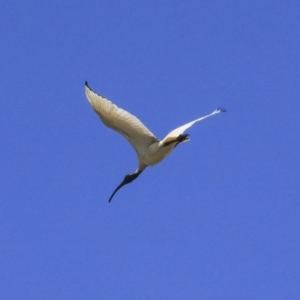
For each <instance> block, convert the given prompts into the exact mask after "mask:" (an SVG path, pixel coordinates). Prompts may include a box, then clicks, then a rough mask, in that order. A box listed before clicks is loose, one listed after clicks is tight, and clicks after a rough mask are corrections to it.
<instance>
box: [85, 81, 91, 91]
mask: <svg viewBox="0 0 300 300" xmlns="http://www.w3.org/2000/svg"><path fill="white" fill-rule="evenodd" d="M85 86H87V87H88V88H89V89H90V86H89V84H88V82H87V81H85Z"/></svg>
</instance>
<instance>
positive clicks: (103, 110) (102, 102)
mask: <svg viewBox="0 0 300 300" xmlns="http://www.w3.org/2000/svg"><path fill="white" fill-rule="evenodd" d="M85 94H86V97H87V99H88V101H89V102H90V104H91V106H92V107H93V109H94V110H95V112H96V113H97V115H98V116H99V117H100V119H101V120H102V122H103V123H104V124H105V125H106V126H107V127H109V128H111V129H114V130H116V131H117V132H119V133H120V134H122V135H123V136H124V137H125V138H126V139H127V140H128V141H129V143H130V144H131V145H132V146H133V147H134V148H135V150H136V151H137V153H139V151H140V150H141V149H142V148H143V147H147V146H149V145H150V144H152V143H153V142H155V141H158V139H157V138H156V137H155V136H154V134H153V133H152V132H151V131H150V130H149V129H148V128H147V127H146V126H145V125H144V124H143V123H142V122H141V121H140V120H139V119H138V118H137V117H135V116H133V115H132V114H130V113H129V112H127V111H126V110H124V109H121V108H119V107H118V106H117V105H115V104H113V103H112V102H111V101H109V100H108V99H106V98H104V97H102V96H100V95H98V94H97V93H95V92H94V91H93V90H92V89H91V88H90V87H89V85H88V83H87V82H86V83H85Z"/></svg>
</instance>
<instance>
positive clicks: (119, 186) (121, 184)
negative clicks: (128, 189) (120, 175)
mask: <svg viewBox="0 0 300 300" xmlns="http://www.w3.org/2000/svg"><path fill="white" fill-rule="evenodd" d="M125 184H127V183H126V182H124V180H123V181H122V182H121V183H120V184H119V185H118V187H117V188H116V189H115V190H114V192H113V193H112V195H111V196H110V198H109V200H108V202H110V201H111V200H112V198H113V196H114V195H115V193H116V192H117V191H118V190H119V189H120V188H121V187H122V186H123V185H125Z"/></svg>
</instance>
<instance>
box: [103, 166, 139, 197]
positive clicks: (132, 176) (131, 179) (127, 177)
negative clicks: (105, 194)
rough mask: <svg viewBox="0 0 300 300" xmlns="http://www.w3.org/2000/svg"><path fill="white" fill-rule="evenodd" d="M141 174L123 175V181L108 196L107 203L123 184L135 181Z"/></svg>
mask: <svg viewBox="0 0 300 300" xmlns="http://www.w3.org/2000/svg"><path fill="white" fill-rule="evenodd" d="M141 173H142V171H140V172H137V173H133V174H127V175H125V177H124V179H123V181H122V182H121V183H120V184H119V185H118V186H117V188H116V189H115V190H114V192H113V193H112V195H111V196H110V198H109V200H108V202H110V201H111V200H112V198H113V196H114V195H115V193H116V192H117V191H118V190H119V189H120V188H121V187H122V186H124V185H125V184H128V183H130V182H132V181H133V180H135V179H136V178H138V176H139V175H140V174H141Z"/></svg>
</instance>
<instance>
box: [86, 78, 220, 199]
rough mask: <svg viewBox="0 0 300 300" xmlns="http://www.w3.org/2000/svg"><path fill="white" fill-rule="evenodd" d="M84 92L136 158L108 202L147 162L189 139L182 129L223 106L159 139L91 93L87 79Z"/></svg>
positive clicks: (153, 161) (135, 118)
mask: <svg viewBox="0 0 300 300" xmlns="http://www.w3.org/2000/svg"><path fill="white" fill-rule="evenodd" d="M85 94H86V97H87V99H88V101H89V102H90V104H91V106H92V107H93V109H94V110H95V112H96V113H97V115H98V116H99V117H100V119H101V120H102V122H103V123H104V124H105V125H106V126H107V127H109V128H111V129H114V130H115V131H117V132H119V133H120V134H121V135H122V136H123V137H124V138H125V139H126V140H127V141H128V142H129V143H130V144H131V145H132V147H133V148H134V149H135V151H136V154H137V157H138V161H139V165H138V168H137V169H136V171H135V172H134V173H132V174H127V175H126V176H125V177H124V179H123V181H122V182H121V183H120V184H119V185H118V186H117V188H116V189H115V190H114V192H113V193H112V195H111V196H110V198H109V200H108V202H110V201H111V200H112V198H113V196H114V195H115V193H116V192H117V191H118V190H119V189H120V188H121V187H122V186H124V185H125V184H128V183H130V182H132V181H133V180H135V179H136V178H137V177H138V176H139V175H140V174H141V173H142V172H143V171H144V170H145V169H146V168H147V167H148V166H154V165H156V164H158V163H159V162H161V161H162V160H163V159H164V158H165V157H167V156H168V155H169V154H170V153H171V152H172V150H173V149H174V148H175V147H176V146H177V145H178V144H180V143H183V142H187V141H189V137H188V136H189V135H188V134H186V133H184V132H185V131H186V130H187V129H188V128H190V127H191V126H193V125H194V124H195V123H197V122H199V121H202V120H204V119H206V118H209V117H211V116H214V115H216V114H219V113H222V112H226V109H224V108H221V107H219V108H218V109H216V110H214V111H213V112H212V113H211V114H209V115H206V116H204V117H201V118H199V119H196V120H194V121H191V122H189V123H187V124H185V125H182V126H180V127H178V128H176V129H174V130H172V131H171V132H170V133H169V134H168V135H167V136H166V137H165V138H164V139H163V140H162V141H160V140H159V139H158V138H156V137H155V135H154V134H153V133H152V132H151V131H150V130H149V129H148V128H147V127H146V126H145V125H144V124H143V123H142V122H141V121H140V120H139V119H138V118H137V117H135V116H134V115H132V114H130V113H129V112H127V111H126V110H124V109H122V108H119V107H118V106H117V105H115V104H113V103H112V102H111V101H109V100H108V99H106V98H104V97H102V96H100V95H98V94H97V93H95V92H94V91H93V90H92V89H91V88H90V87H89V85H88V83H87V82H85Z"/></svg>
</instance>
